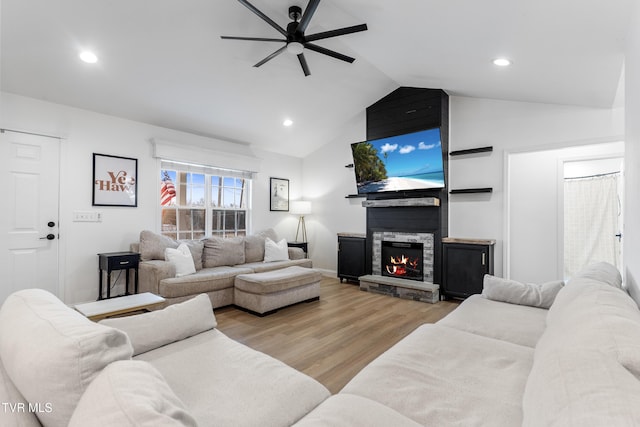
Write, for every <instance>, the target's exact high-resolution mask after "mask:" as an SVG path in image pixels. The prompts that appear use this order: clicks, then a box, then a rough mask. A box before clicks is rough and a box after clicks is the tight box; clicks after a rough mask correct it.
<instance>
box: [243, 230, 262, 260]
mask: <svg viewBox="0 0 640 427" xmlns="http://www.w3.org/2000/svg"><path fill="white" fill-rule="evenodd" d="M264 240H265V237H264V236H260V235H255V236H247V237H245V238H244V262H245V263H247V262H261V261H262V260H264Z"/></svg>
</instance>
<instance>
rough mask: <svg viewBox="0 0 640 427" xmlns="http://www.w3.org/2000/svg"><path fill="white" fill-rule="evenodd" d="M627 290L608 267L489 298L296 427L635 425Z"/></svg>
mask: <svg viewBox="0 0 640 427" xmlns="http://www.w3.org/2000/svg"><path fill="white" fill-rule="evenodd" d="M485 282H487V278H485ZM621 282H622V280H621V277H620V274H619V273H618V271H617V270H616V269H615V267H613V266H611V265H609V264H604V263H601V264H596V265H593V266H590V267H588V268H586V269H584V270H583V271H581V272H580V273H579V274H577V275H576V276H575V277H573V278H572V279H571V280H570V281H569V282H568V283H567V284H566V285H565V286H561V287H560V288H558V287H557V284H547V285H548V286H546V287H536V286H530V285H523V284H517V283H514V282H510V281H504V282H503V283H499V284H498V285H499V286H497V287H494V288H492V289H491V292H487V288H486V287H485V292H484V296H481V295H474V296H472V297H470V298H468V299H467V300H465V301H464V302H463V303H462V304H461V305H460V307H459V308H457V309H456V310H454V311H453V312H452V313H451V314H449V315H448V316H446V317H445V318H444V319H442V320H441V321H439V322H437V323H436V324H433V325H430V324H429V325H423V326H420V327H419V328H417V329H416V330H415V331H414V332H412V333H411V334H409V335H408V336H407V337H405V338H404V339H402V340H401V341H400V342H399V343H398V344H396V345H395V346H393V347H392V348H391V349H389V350H388V351H387V352H385V353H384V354H382V355H381V356H380V357H378V358H377V359H376V360H374V361H373V362H372V363H370V364H369V365H368V366H367V367H365V368H364V369H363V370H362V371H361V372H360V373H359V374H358V375H356V376H355V377H354V378H353V379H352V380H351V381H350V382H349V383H348V384H347V385H346V386H345V387H344V388H343V389H342V390H341V391H340V393H339V394H337V395H335V396H332V397H330V398H329V399H328V400H327V401H325V402H323V403H322V404H321V405H320V406H319V407H318V408H316V409H315V410H314V411H312V412H311V413H310V414H308V415H307V416H306V417H305V418H303V419H302V420H301V421H300V422H299V423H298V424H297V426H317V425H345V426H346V425H353V426H356V425H361V426H364V425H367V426H385V425H394V426H404V425H406V426H412V425H413V426H415V425H424V426H454V425H455V426H492V427H497V426H505V427H506V426H509V427H513V426H521V425H522V426H562V427H567V426H576V427H577V426H579V427H584V426H635V425H640V404H639V402H640V311H639V310H638V306H637V304H636V303H635V302H634V301H633V300H632V299H631V298H630V297H629V295H628V294H627V292H626V291H625V290H623V289H621ZM485 286H486V285H485ZM545 288H546V289H545ZM553 288H555V290H558V289H559V291H558V292H557V295H556V294H555V293H554V292H555V291H554V290H551V292H546V290H549V289H553ZM548 295H552V296H555V301H553V298H551V300H552V301H553V304H552V305H551V307H550V308H549V309H545V308H539V307H536V306H543V307H544V306H546V305H547V304H546V303H547V301H548V300H549V297H548ZM487 296H490V297H491V298H493V299H489V298H487ZM505 301H509V302H505ZM514 302H521V303H526V304H529V305H523V304H515V303H514ZM372 414H376V415H375V417H374V416H372ZM327 420H329V421H327Z"/></svg>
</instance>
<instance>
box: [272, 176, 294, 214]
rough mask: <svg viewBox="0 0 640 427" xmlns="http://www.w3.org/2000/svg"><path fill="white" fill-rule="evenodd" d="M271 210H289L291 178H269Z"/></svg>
mask: <svg viewBox="0 0 640 427" xmlns="http://www.w3.org/2000/svg"><path fill="white" fill-rule="evenodd" d="M269 187H270V188H271V193H270V197H269V200H270V208H269V209H270V210H272V211H284V212H288V211H289V180H288V179H284V178H269Z"/></svg>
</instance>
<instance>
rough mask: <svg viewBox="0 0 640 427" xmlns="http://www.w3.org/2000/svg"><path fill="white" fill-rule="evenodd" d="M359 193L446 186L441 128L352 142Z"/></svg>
mask: <svg viewBox="0 0 640 427" xmlns="http://www.w3.org/2000/svg"><path fill="white" fill-rule="evenodd" d="M351 152H352V154H353V165H354V167H355V173H356V183H357V186H358V194H367V193H379V192H385V191H406V190H422V189H439V188H444V186H445V182H444V164H443V160H442V156H443V154H442V143H441V141H440V128H433V129H427V130H422V131H419V132H413V133H408V134H404V135H397V136H391V137H388V138H382V139H375V140H370V141H363V142H356V143H354V144H351Z"/></svg>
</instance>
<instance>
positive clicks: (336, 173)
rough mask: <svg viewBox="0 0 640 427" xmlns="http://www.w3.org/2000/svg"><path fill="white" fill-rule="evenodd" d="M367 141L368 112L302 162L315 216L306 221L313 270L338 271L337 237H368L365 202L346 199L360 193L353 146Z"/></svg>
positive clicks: (307, 193) (306, 187)
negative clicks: (351, 234)
mask: <svg viewBox="0 0 640 427" xmlns="http://www.w3.org/2000/svg"><path fill="white" fill-rule="evenodd" d="M365 139H366V121H365V112H364V111H363V112H362V113H361V114H359V115H357V116H356V117H353V118H352V119H351V120H350V121H349V122H348V124H347V125H346V126H345V127H344V128H343V132H342V136H340V137H339V138H337V139H335V140H334V141H331V142H330V143H328V144H327V145H325V146H323V147H322V148H320V149H319V150H317V151H315V152H314V153H312V154H311V155H309V156H307V157H306V158H305V159H304V162H303V176H304V191H303V195H304V198H305V199H307V200H311V201H312V210H313V214H312V215H309V216H307V217H305V221H306V223H307V235H308V236H309V245H310V248H309V252H310V253H311V258H312V259H313V264H314V267H318V268H322V269H327V270H330V271H334V272H335V271H336V270H337V267H336V265H337V257H338V252H337V251H338V249H337V247H338V239H337V236H336V235H337V233H339V232H349V233H363V234H364V233H366V211H365V208H363V207H362V201H363V200H365V199H363V198H353V199H347V198H345V197H346V196H347V195H348V194H355V193H357V189H356V179H355V173H354V171H353V169H352V168H351V169H349V168H345V166H346V165H348V164H350V163H353V157H352V155H351V143H354V142H359V141H363V140H365Z"/></svg>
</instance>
